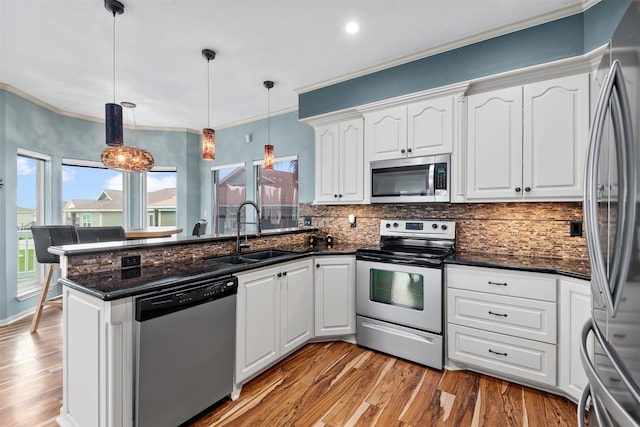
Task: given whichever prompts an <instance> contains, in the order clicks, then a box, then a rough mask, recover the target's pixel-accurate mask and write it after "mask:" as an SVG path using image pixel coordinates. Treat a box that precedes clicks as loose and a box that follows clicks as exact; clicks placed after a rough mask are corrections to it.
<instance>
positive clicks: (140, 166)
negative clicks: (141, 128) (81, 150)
mask: <svg viewBox="0 0 640 427" xmlns="http://www.w3.org/2000/svg"><path fill="white" fill-rule="evenodd" d="M104 7H105V9H107V10H108V11H109V12H111V13H112V14H113V103H109V104H107V105H106V106H105V129H106V139H107V145H108V147H107V148H105V149H104V150H102V154H101V155H100V160H101V161H102V164H104V165H105V166H106V167H107V168H109V169H115V170H120V171H123V172H145V171H148V170H149V169H151V168H152V167H153V164H154V161H153V156H152V155H151V153H149V152H148V151H147V150H143V149H140V148H136V147H127V146H125V145H124V138H123V131H122V105H119V104H116V15H122V14H123V13H124V5H123V4H122V3H120V2H119V1H118V0H104ZM123 105H124V106H126V107H127V108H131V109H132V111H133V108H135V106H136V104H134V103H132V102H129V103H124V102H123ZM135 120H136V116H135V112H134V113H133V121H134V130H135V131H136V132H137V129H135Z"/></svg>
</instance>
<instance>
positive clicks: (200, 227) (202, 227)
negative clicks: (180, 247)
mask: <svg viewBox="0 0 640 427" xmlns="http://www.w3.org/2000/svg"><path fill="white" fill-rule="evenodd" d="M206 232H207V220H206V219H201V220H199V221H198V222H196V225H194V226H193V231H192V232H191V235H192V236H198V237H200V236H202V235H204V234H205V233H206Z"/></svg>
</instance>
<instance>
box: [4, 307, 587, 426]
mask: <svg viewBox="0 0 640 427" xmlns="http://www.w3.org/2000/svg"><path fill="white" fill-rule="evenodd" d="M30 321H31V318H25V319H22V320H20V321H18V322H15V323H13V324H11V325H8V326H5V327H1V328H0V425H1V426H12V427H13V426H16V427H18V426H19V427H22V426H29V427H32V426H43V427H44V426H47V427H48V426H55V425H57V424H56V422H55V417H56V416H57V415H58V413H59V411H60V406H61V405H62V371H61V369H62V316H61V312H60V311H59V310H57V309H55V308H49V309H46V310H45V311H44V313H43V316H42V321H41V324H40V328H39V330H38V333H37V334H34V335H31V334H30V333H29V324H30ZM575 414H576V405H574V404H573V403H571V402H570V401H569V400H567V399H564V398H562V397H559V396H555V395H553V394H548V393H544V392H540V391H538V390H534V389H531V388H528V387H523V386H520V385H517V384H513V383H509V382H507V381H502V380H498V379H495V378H492V377H488V376H484V375H480V374H475V373H472V372H467V371H436V370H433V369H428V368H425V367H423V366H420V365H416V364H413V363H410V362H407V361H404V360H401V359H396V358H394V357H391V356H388V355H384V354H380V353H377V352H374V351H370V350H367V349H365V348H362V347H358V346H356V345H352V344H348V343H345V342H340V341H336V342H327V343H314V344H308V345H306V346H305V347H303V348H302V349H301V350H299V351H297V352H296V353H294V354H293V355H291V356H290V357H288V358H287V359H285V360H284V361H282V362H281V363H279V364H278V365H276V366H274V367H273V368H271V369H269V370H268V371H266V372H265V373H263V374H262V375H260V376H258V377H256V378H255V379H253V380H252V381H250V382H249V383H247V384H246V385H245V386H244V388H243V389H242V394H241V395H240V398H239V399H238V400H237V401H235V402H231V401H229V400H225V401H223V402H221V403H220V404H219V405H217V406H216V407H214V408H212V409H211V410H210V411H209V412H208V413H206V414H204V415H201V416H200V417H199V418H197V419H196V420H195V421H193V422H192V423H190V424H189V425H191V426H193V427H223V426H226V427H231V426H233V427H237V426H260V427H262V426H268V427H275V426H302V427H311V426H313V427H345V426H354V427H360V426H384V427H387V426H398V427H412V426H415V427H418V426H420V427H425V426H456V427H466V426H472V427H482V426H490V427H494V426H495V427H498V426H500V427H501V426H530V427H538V426H542V427H546V426H576V425H577V422H576V415H575ZM88 427H91V426H88Z"/></svg>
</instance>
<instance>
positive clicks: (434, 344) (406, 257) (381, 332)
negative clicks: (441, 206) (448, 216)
mask: <svg viewBox="0 0 640 427" xmlns="http://www.w3.org/2000/svg"><path fill="white" fill-rule="evenodd" d="M455 236H456V225H455V222H453V221H435V220H419V221H406V220H384V221H382V222H381V223H380V245H379V246H375V247H369V248H362V249H359V250H358V251H357V252H356V274H357V281H356V340H357V342H358V344H360V345H362V346H364V347H369V348H372V349H375V350H379V351H382V352H385V353H388V354H392V355H394V356H398V357H402V358H404V359H407V360H411V361H414V362H417V363H420V364H423V365H427V366H430V367H433V368H436V369H442V364H443V359H444V353H443V351H444V350H443V339H442V331H443V328H442V325H443V319H442V277H443V268H442V265H443V260H444V258H446V257H447V256H449V255H450V254H452V253H453V252H454V251H455Z"/></svg>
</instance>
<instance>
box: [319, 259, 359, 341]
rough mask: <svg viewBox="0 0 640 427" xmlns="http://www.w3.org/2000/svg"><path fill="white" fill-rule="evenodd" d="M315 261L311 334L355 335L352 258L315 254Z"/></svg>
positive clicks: (354, 278)
mask: <svg viewBox="0 0 640 427" xmlns="http://www.w3.org/2000/svg"><path fill="white" fill-rule="evenodd" d="M315 262H316V269H315V335H316V336H335V335H349V334H355V332H356V329H355V328H356V323H355V322H356V310H355V309H356V301H355V293H356V269H355V266H356V264H355V258H354V257H353V256H352V255H345V256H331V257H329V256H318V257H316V259H315Z"/></svg>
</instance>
